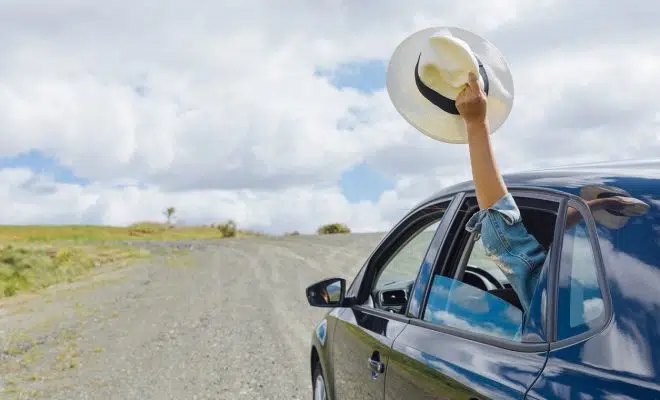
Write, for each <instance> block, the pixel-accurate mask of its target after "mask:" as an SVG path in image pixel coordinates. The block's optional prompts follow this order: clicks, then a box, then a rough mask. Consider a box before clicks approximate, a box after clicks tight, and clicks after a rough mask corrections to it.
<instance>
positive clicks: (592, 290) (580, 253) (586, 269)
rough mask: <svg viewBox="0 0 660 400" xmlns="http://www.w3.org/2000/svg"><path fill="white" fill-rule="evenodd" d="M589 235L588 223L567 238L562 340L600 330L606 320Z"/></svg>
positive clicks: (560, 309)
mask: <svg viewBox="0 0 660 400" xmlns="http://www.w3.org/2000/svg"><path fill="white" fill-rule="evenodd" d="M588 235H589V231H588V229H587V224H586V222H585V221H584V219H582V220H581V221H580V222H579V223H577V224H576V225H575V226H573V227H567V231H566V233H565V234H564V240H563V243H562V253H561V263H560V267H559V291H558V293H559V294H558V299H557V307H558V309H557V319H558V321H557V339H559V340H561V339H566V338H569V337H571V336H575V335H579V334H580V333H583V332H586V331H588V330H590V329H591V328H593V327H597V325H600V324H601V322H602V320H603V318H604V317H605V303H604V302H603V296H602V292H601V288H600V285H599V283H598V269H597V268H598V265H597V262H596V257H595V253H594V250H593V247H592V245H591V242H590V240H589V236H588Z"/></svg>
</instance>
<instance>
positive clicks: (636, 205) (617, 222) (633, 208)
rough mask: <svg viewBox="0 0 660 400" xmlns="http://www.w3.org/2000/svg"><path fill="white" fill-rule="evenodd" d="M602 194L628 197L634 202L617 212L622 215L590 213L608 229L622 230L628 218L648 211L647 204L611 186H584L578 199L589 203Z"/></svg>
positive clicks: (603, 211) (597, 211)
mask: <svg viewBox="0 0 660 400" xmlns="http://www.w3.org/2000/svg"><path fill="white" fill-rule="evenodd" d="M602 193H611V194H615V195H617V196H622V197H630V198H631V200H635V201H634V202H631V204H629V205H627V206H624V207H623V208H622V209H621V210H617V211H619V213H620V214H622V215H616V214H612V213H611V212H609V211H607V210H596V211H592V215H593V216H594V219H595V220H596V221H597V222H599V223H600V224H602V225H603V226H605V227H607V228H609V229H620V228H623V226H625V225H626V224H627V223H628V220H629V219H630V217H638V216H640V215H644V214H645V213H646V212H647V211H648V208H649V206H648V204H646V203H644V202H643V201H641V200H638V199H635V198H633V197H632V196H631V195H630V193H628V192H626V191H625V190H623V189H619V188H616V187H612V186H606V185H593V186H585V187H583V188H582V190H581V191H580V197H582V198H583V199H584V200H585V201H591V200H595V199H597V198H598V197H599V196H600V195H601V194H602Z"/></svg>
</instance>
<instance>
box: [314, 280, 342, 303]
mask: <svg viewBox="0 0 660 400" xmlns="http://www.w3.org/2000/svg"><path fill="white" fill-rule="evenodd" d="M305 294H306V295H307V302H309V305H310V306H312V307H327V308H332V307H339V306H341V305H342V304H343V303H344V296H345V294H346V279H342V278H330V279H325V280H322V281H319V282H316V283H315V284H313V285H310V286H308V287H307V289H306V290H305Z"/></svg>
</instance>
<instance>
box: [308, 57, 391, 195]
mask: <svg viewBox="0 0 660 400" xmlns="http://www.w3.org/2000/svg"><path fill="white" fill-rule="evenodd" d="M386 69H387V65H386V64H385V61H383V60H371V61H364V62H358V63H349V64H342V65H339V66H338V67H337V68H335V69H334V70H332V71H324V70H319V71H318V72H317V74H318V75H320V76H325V77H328V78H329V80H330V82H331V83H332V84H333V85H334V86H335V87H337V88H339V89H343V88H355V89H358V90H359V91H361V92H363V93H367V94H371V93H374V92H376V91H379V90H381V89H383V88H384V87H385V73H386ZM339 185H340V187H341V190H342V192H343V193H344V196H346V199H347V200H348V201H349V202H350V203H359V202H361V201H372V202H376V201H377V200H378V197H379V196H380V195H381V193H383V192H384V191H385V190H388V189H391V188H392V187H393V185H394V183H393V182H392V181H391V180H389V179H387V177H385V176H382V175H381V174H378V173H377V172H376V171H374V170H373V169H372V168H370V167H369V165H368V164H367V163H365V162H362V163H359V164H356V165H354V166H353V167H352V168H351V169H349V170H347V171H344V173H343V174H342V176H341V179H340V181H339Z"/></svg>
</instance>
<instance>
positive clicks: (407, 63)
mask: <svg viewBox="0 0 660 400" xmlns="http://www.w3.org/2000/svg"><path fill="white" fill-rule="evenodd" d="M445 32H446V33H449V34H451V35H452V36H454V37H456V38H458V39H461V40H463V41H464V42H466V43H467V44H468V45H469V46H470V48H471V50H472V51H473V52H474V54H475V55H476V56H477V57H478V58H479V60H481V62H482V64H483V65H484V69H485V70H486V74H487V75H488V80H489V85H490V89H489V93H488V109H487V119H488V124H489V127H490V133H491V134H493V133H494V132H495V131H497V130H498V129H499V128H500V127H501V126H502V124H503V123H504V121H505V120H506V119H507V118H508V116H509V114H510V113H511V108H512V107H513V97H514V88H513V78H512V76H511V71H510V70H509V66H508V65H507V63H506V61H505V60H504V57H503V56H502V54H501V53H500V51H499V50H498V49H497V48H496V47H495V46H494V45H493V44H492V43H490V42H489V41H487V40H486V39H484V38H482V37H481V36H479V35H476V34H474V33H472V32H470V31H466V30H464V29H461V28H455V27H435V28H427V29H424V30H421V31H419V32H416V33H414V34H412V35H410V36H408V37H407V38H406V39H405V40H404V41H403V42H401V44H399V46H398V47H397V48H396V49H395V50H394V53H393V54H392V57H391V59H390V62H389V65H388V68H387V92H388V94H389V96H390V99H391V101H392V104H393V105H394V107H395V108H396V109H397V111H398V112H399V113H400V114H401V116H402V117H403V118H404V119H405V120H406V121H408V123H410V124H411V125H412V126H414V127H415V128H416V129H418V130H419V131H420V132H422V133H423V134H424V135H426V136H428V137H430V138H432V139H435V140H439V141H442V142H447V143H467V136H466V132H465V126H464V123H463V121H462V119H461V117H460V116H459V115H454V114H450V113H447V112H445V111H443V110H441V109H440V108H438V107H437V106H435V105H434V104H433V103H431V102H430V101H429V100H427V99H426V98H425V97H424V96H422V94H421V93H420V92H419V90H418V89H417V85H416V84H415V65H416V63H417V60H418V57H419V54H420V51H421V49H423V48H424V47H425V46H426V42H427V40H428V39H429V37H430V36H431V35H433V34H438V33H445Z"/></svg>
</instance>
